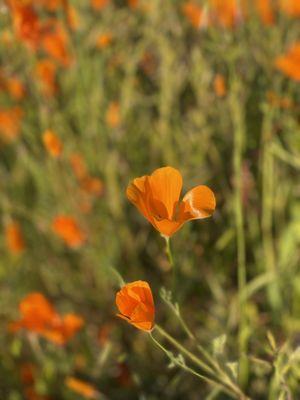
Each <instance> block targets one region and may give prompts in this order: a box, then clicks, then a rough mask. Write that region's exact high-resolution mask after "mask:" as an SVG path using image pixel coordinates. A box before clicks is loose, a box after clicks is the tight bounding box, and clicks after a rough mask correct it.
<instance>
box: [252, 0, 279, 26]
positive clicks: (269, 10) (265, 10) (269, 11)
mask: <svg viewBox="0 0 300 400" xmlns="http://www.w3.org/2000/svg"><path fill="white" fill-rule="evenodd" d="M255 5H256V9H257V11H258V14H259V16H260V18H261V20H262V21H263V23H264V24H265V25H273V24H274V22H275V17H274V9H273V7H272V0H255Z"/></svg>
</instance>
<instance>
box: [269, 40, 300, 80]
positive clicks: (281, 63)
mask: <svg viewBox="0 0 300 400" xmlns="http://www.w3.org/2000/svg"><path fill="white" fill-rule="evenodd" d="M275 66H276V68H277V69H279V70H280V71H281V72H283V73H284V74H285V75H286V76H288V77H289V78H291V79H293V80H295V81H297V82H298V81H300V41H299V42H296V43H294V44H293V45H292V46H291V47H290V48H289V49H288V51H287V53H286V54H283V55H281V56H279V57H277V58H276V60H275Z"/></svg>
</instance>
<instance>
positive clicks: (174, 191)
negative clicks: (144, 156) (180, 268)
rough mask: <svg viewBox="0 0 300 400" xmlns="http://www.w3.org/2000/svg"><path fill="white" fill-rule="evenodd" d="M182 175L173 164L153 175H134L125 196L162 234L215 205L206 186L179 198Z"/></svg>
mask: <svg viewBox="0 0 300 400" xmlns="http://www.w3.org/2000/svg"><path fill="white" fill-rule="evenodd" d="M181 189H182V177H181V174H180V172H179V171H178V170H177V169H175V168H172V167H163V168H158V169H156V170H155V171H154V172H153V173H152V175H150V176H148V175H145V176H142V177H140V178H136V179H134V180H133V181H132V182H131V183H130V184H129V185H128V187H127V191H126V194H127V197H128V199H129V201H131V202H132V203H133V204H134V205H135V206H136V207H137V209H138V210H139V211H140V213H141V214H143V215H144V217H145V218H147V220H148V221H149V222H150V223H151V224H152V225H153V226H154V228H155V229H157V230H158V231H159V232H160V233H161V234H162V235H163V236H167V237H170V236H172V235H173V234H174V233H175V232H176V231H178V229H179V228H181V226H182V225H183V224H184V223H185V222H187V221H190V220H192V219H203V218H207V217H210V216H211V215H212V214H213V212H214V210H215V208H216V200H215V196H214V193H213V192H212V190H211V189H209V188H208V187H207V186H204V185H200V186H196V187H194V188H193V189H191V190H190V191H188V192H187V193H186V195H185V196H184V197H183V199H182V200H180V194H181Z"/></svg>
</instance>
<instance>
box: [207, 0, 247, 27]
mask: <svg viewBox="0 0 300 400" xmlns="http://www.w3.org/2000/svg"><path fill="white" fill-rule="evenodd" d="M239 3H240V2H237V1H236V0H210V10H211V14H212V19H213V20H215V21H216V22H217V23H218V24H220V25H222V26H223V27H225V28H232V27H233V26H235V25H236V24H237V22H239V21H240V20H241V18H242V16H243V14H242V8H241V5H240V4H239Z"/></svg>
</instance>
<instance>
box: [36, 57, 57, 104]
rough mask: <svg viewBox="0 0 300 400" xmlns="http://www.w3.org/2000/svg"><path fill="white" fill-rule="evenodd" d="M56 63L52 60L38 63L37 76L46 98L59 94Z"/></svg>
mask: <svg viewBox="0 0 300 400" xmlns="http://www.w3.org/2000/svg"><path fill="white" fill-rule="evenodd" d="M56 70H57V67H56V65H55V63H54V62H53V61H52V60H50V59H43V60H40V61H38V62H37V64H36V67H35V75H36V77H37V79H38V81H40V83H41V90H42V92H43V93H44V95H45V96H53V95H54V94H55V93H56V92H57V84H56Z"/></svg>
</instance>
